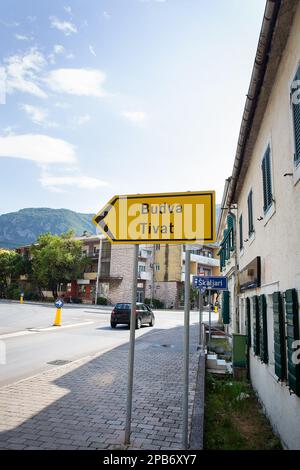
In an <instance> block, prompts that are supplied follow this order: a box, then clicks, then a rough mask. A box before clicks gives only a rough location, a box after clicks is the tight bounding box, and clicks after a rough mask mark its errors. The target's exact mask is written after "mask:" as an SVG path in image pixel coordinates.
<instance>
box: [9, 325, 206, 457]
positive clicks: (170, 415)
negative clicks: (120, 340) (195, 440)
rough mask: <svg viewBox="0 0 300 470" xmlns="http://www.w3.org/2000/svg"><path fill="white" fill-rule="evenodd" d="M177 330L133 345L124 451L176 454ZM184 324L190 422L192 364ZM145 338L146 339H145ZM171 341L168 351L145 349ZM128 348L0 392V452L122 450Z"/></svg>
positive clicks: (193, 358) (179, 336)
mask: <svg viewBox="0 0 300 470" xmlns="http://www.w3.org/2000/svg"><path fill="white" fill-rule="evenodd" d="M182 337H183V328H182V327H178V328H173V329H169V330H168V329H165V330H154V331H151V335H145V336H144V337H142V338H141V339H139V340H137V344H138V343H142V342H143V341H145V340H146V341H147V344H148V345H149V343H150V346H148V347H147V348H140V349H139V348H137V349H136V352H135V357H136V359H135V379H134V392H133V408H132V428H131V429H132V434H131V446H129V448H134V449H149V450H160V449H180V441H181V425H182V423H181V416H182V415H181V402H182V389H183V386H182V379H181V378H182V367H183V356H182ZM197 337H198V328H197V325H191V334H190V342H191V354H190V406H189V418H190V420H189V423H190V422H191V415H192V405H193V398H194V396H195V393H194V390H195V384H196V371H197V366H198V353H197V351H196V347H197ZM150 338H151V339H150ZM151 342H152V343H153V344H155V345H157V344H168V343H172V344H174V345H175V346H176V347H174V349H171V348H170V349H169V350H168V348H161V349H160V348H158V347H151ZM127 351H128V347H127V346H126V347H125V346H120V347H117V348H115V349H113V350H111V351H109V352H107V353H104V354H101V355H98V356H97V355H96V356H94V357H93V359H82V360H80V361H76V363H70V364H67V365H65V366H62V367H61V368H54V369H51V370H47V371H45V372H43V373H41V374H38V375H36V376H34V377H31V378H29V379H26V380H23V381H21V382H18V383H15V384H12V385H8V386H5V387H3V388H1V389H0V409H1V428H0V431H1V432H0V448H1V449H28V450H29V449H124V446H123V438H124V427H125V417H126V391H127V370H128V367H127V366H128V364H127V361H128V354H127Z"/></svg>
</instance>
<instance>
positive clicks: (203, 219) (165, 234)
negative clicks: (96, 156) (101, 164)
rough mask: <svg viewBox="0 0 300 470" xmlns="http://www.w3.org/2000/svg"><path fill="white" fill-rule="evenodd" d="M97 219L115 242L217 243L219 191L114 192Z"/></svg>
mask: <svg viewBox="0 0 300 470" xmlns="http://www.w3.org/2000/svg"><path fill="white" fill-rule="evenodd" d="M93 222H94V223H95V225H96V226H97V227H98V228H99V229H100V230H101V231H102V232H103V233H104V234H105V235H106V237H107V238H108V239H109V240H110V242H111V243H133V244H145V243H151V244H153V243H160V244H162V243H195V242H202V243H213V242H214V241H215V225H216V221H215V192H214V191H200V192H192V191H189V192H185V193H159V194H133V195H127V196H114V197H113V198H112V199H111V200H110V201H109V202H108V203H107V204H106V205H105V206H104V207H103V209H101V210H100V211H99V212H98V214H97V215H95V217H94V218H93Z"/></svg>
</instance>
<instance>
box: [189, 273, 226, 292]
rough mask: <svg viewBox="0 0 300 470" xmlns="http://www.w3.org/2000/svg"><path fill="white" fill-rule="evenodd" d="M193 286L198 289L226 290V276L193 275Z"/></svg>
mask: <svg viewBox="0 0 300 470" xmlns="http://www.w3.org/2000/svg"><path fill="white" fill-rule="evenodd" d="M193 287H195V288H198V289H204V288H205V289H215V290H227V277H224V276H193Z"/></svg>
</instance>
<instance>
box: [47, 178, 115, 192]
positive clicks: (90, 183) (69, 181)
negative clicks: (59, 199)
mask: <svg viewBox="0 0 300 470" xmlns="http://www.w3.org/2000/svg"><path fill="white" fill-rule="evenodd" d="M39 181H40V183H41V184H42V186H44V187H46V188H48V189H51V190H55V189H56V190H57V189H59V187H61V186H75V187H77V188H81V189H96V188H100V187H102V186H107V185H108V183H107V182H106V181H102V180H99V179H97V178H92V177H90V176H83V175H79V176H69V175H64V176H49V175H44V176H42V177H41V178H40V179H39Z"/></svg>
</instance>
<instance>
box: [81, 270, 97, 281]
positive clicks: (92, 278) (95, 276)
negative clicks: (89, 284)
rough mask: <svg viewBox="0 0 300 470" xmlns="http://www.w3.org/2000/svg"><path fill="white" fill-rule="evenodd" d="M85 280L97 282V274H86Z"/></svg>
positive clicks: (84, 275)
mask: <svg viewBox="0 0 300 470" xmlns="http://www.w3.org/2000/svg"><path fill="white" fill-rule="evenodd" d="M83 279H85V280H89V281H95V280H96V279H97V273H95V272H92V273H84V274H83Z"/></svg>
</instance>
